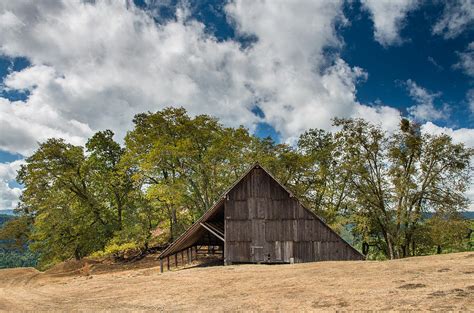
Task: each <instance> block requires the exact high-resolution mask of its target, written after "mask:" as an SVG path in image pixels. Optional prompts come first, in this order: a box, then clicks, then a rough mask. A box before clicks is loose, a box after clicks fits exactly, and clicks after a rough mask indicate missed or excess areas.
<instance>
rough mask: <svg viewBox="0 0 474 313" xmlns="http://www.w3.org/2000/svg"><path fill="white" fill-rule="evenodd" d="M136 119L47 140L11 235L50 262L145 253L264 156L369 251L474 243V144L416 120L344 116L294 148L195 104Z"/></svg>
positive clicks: (27, 175)
mask: <svg viewBox="0 0 474 313" xmlns="http://www.w3.org/2000/svg"><path fill="white" fill-rule="evenodd" d="M133 123H134V128H133V129H132V130H131V131H130V132H128V134H127V136H126V138H125V145H124V146H123V147H122V146H120V145H119V144H118V143H117V142H115V141H114V139H113V135H114V134H113V133H112V132H111V131H110V130H105V131H101V132H98V133H96V134H95V135H93V136H92V137H91V138H90V139H89V140H88V142H87V143H86V145H85V147H81V146H75V145H71V144H67V143H66V142H64V141H63V140H62V139H49V140H47V141H46V142H44V143H42V144H40V146H39V148H38V150H37V151H35V153H34V154H33V155H31V156H30V157H29V158H27V159H26V164H25V165H23V166H22V168H21V170H20V171H19V173H18V181H19V182H20V183H22V184H23V185H24V186H25V190H24V192H23V195H22V197H21V202H20V205H19V208H18V212H19V213H20V218H18V219H15V220H13V221H10V222H8V223H7V225H6V226H5V227H4V228H3V229H2V230H1V231H0V239H2V238H3V239H8V243H9V244H12V245H16V247H24V246H25V245H27V244H28V245H29V246H30V247H31V249H32V251H34V252H35V253H38V254H39V257H40V264H39V266H40V267H43V268H44V267H47V266H50V265H52V264H54V263H56V262H59V261H62V260H66V259H69V258H77V259H79V258H82V257H84V256H87V255H91V254H92V255H95V256H106V255H111V254H116V253H118V251H120V250H124V249H129V250H130V249H139V250H140V251H141V250H143V249H147V248H148V247H149V245H150V244H156V243H158V242H160V243H163V240H165V241H172V240H173V239H174V238H176V237H177V236H178V235H180V234H181V233H182V232H183V231H184V230H185V229H186V228H187V227H188V226H189V225H190V224H192V223H193V222H194V221H195V220H196V219H198V218H199V217H200V216H201V215H202V214H203V213H204V212H205V211H206V210H207V209H209V208H210V207H211V206H212V204H213V203H214V202H215V201H217V200H218V198H219V196H220V195H221V194H222V193H223V191H224V190H225V189H226V188H228V186H230V184H231V183H232V182H233V181H235V180H236V179H237V178H238V177H240V175H241V174H242V173H243V172H244V171H245V170H246V169H247V168H248V167H249V166H250V165H251V164H253V163H254V162H256V161H258V162H260V163H261V164H262V165H264V166H265V167H266V168H268V169H269V170H270V171H271V172H272V173H273V174H275V176H276V177H277V178H278V179H279V180H280V181H281V182H282V183H283V184H285V185H287V186H289V187H290V189H292V190H293V192H294V193H295V194H296V195H297V196H298V197H299V198H300V199H301V200H302V201H303V202H304V204H305V205H306V206H307V207H308V208H310V209H311V210H313V211H314V212H316V213H317V214H319V215H320V216H322V217H323V218H324V219H325V220H326V221H327V222H328V223H329V224H330V225H331V226H332V227H333V228H334V229H335V230H336V231H338V232H339V233H341V234H342V235H343V236H344V237H345V238H348V239H349V240H350V241H351V242H352V243H353V244H354V245H356V246H358V247H360V248H361V250H367V251H365V252H368V253H369V258H372V259H383V258H396V257H404V256H408V255H415V254H425V253H434V252H436V250H439V248H438V247H441V249H442V250H443V251H450V250H453V251H454V250H456V251H458V250H462V249H466V248H467V247H468V244H467V242H468V239H467V238H465V237H463V234H465V232H466V229H467V224H466V221H464V220H463V219H462V218H461V217H460V216H459V212H461V211H462V210H463V209H465V208H466V207H467V205H468V201H467V199H466V197H465V191H466V187H467V186H468V184H469V180H470V178H471V169H472V168H471V166H470V163H469V162H470V158H471V157H472V156H473V150H472V149H468V148H466V147H464V146H463V145H462V144H455V143H453V142H452V140H451V138H450V137H449V136H446V135H440V136H432V135H426V134H425V135H423V134H421V132H420V129H419V126H418V125H416V124H413V123H411V122H409V121H408V120H403V121H402V122H401V125H400V130H399V131H398V132H395V133H393V134H388V133H386V132H384V131H383V130H382V129H381V128H380V127H379V126H376V125H372V124H370V123H368V122H367V121H364V120H361V119H336V120H335V123H334V124H335V126H336V127H338V129H339V130H338V131H337V132H335V133H331V132H326V131H324V130H318V129H310V130H308V131H307V132H305V133H304V134H302V135H301V136H300V138H299V139H298V141H297V142H296V143H295V145H293V146H292V145H288V144H276V143H275V142H273V140H271V139H270V138H264V139H261V138H257V137H255V136H252V135H251V134H249V132H248V130H247V129H245V128H243V127H239V128H229V127H224V126H223V125H222V124H221V123H219V121H218V120H217V119H215V118H213V117H210V116H207V115H197V116H194V117H191V116H189V115H188V114H187V112H186V111H185V110H184V109H183V108H167V109H164V110H162V111H158V112H155V113H151V112H148V113H142V114H138V115H136V116H135V118H134V120H133ZM427 212H434V215H433V216H432V217H427V216H426V213H427ZM157 227H158V229H159V231H158V232H159V233H160V235H159V236H158V237H155V238H154V237H153V236H152V234H153V233H155V234H156V233H157ZM367 248H368V249H367Z"/></svg>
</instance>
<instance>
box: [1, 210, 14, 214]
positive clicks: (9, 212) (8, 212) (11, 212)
mask: <svg viewBox="0 0 474 313" xmlns="http://www.w3.org/2000/svg"><path fill="white" fill-rule="evenodd" d="M0 215H15V212H14V211H13V210H0Z"/></svg>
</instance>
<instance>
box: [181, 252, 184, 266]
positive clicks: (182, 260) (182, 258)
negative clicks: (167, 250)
mask: <svg viewBox="0 0 474 313" xmlns="http://www.w3.org/2000/svg"><path fill="white" fill-rule="evenodd" d="M181 265H182V266H184V251H183V250H181Z"/></svg>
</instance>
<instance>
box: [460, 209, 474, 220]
mask: <svg viewBox="0 0 474 313" xmlns="http://www.w3.org/2000/svg"><path fill="white" fill-rule="evenodd" d="M462 215H463V216H464V217H465V218H467V219H469V220H474V211H467V212H464V213H463V214H462Z"/></svg>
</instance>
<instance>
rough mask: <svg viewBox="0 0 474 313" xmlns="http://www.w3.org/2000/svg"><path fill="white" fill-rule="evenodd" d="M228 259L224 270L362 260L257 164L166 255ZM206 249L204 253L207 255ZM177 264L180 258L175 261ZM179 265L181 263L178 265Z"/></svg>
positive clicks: (165, 251)
mask: <svg viewBox="0 0 474 313" xmlns="http://www.w3.org/2000/svg"><path fill="white" fill-rule="evenodd" d="M209 247H212V249H213V251H214V250H215V251H218V253H222V252H223V254H222V257H223V261H224V264H232V263H293V262H294V263H301V262H312V261H326V260H362V259H364V256H363V255H362V254H361V253H359V252H358V251H357V250H356V249H354V248H353V247H352V246H351V245H349V244H348V243H347V242H346V241H344V240H343V239H342V238H341V237H340V236H339V235H338V234H337V233H336V232H334V231H333V230H332V229H331V228H330V227H329V226H327V225H326V224H325V223H324V222H323V221H322V220H321V219H320V218H319V217H318V216H317V215H315V214H314V213H313V212H311V211H309V210H308V209H306V208H305V207H304V206H303V205H302V204H301V203H300V202H299V201H298V199H296V198H295V197H294V196H293V195H292V193H291V192H290V191H289V190H287V189H286V188H285V187H284V186H283V185H281V184H280V183H279V182H278V181H277V180H276V179H275V178H274V177H273V176H272V175H271V174H269V173H268V172H267V171H266V170H265V169H264V168H263V167H262V166H260V165H259V164H255V165H254V166H252V167H251V168H250V169H249V170H248V171H247V172H246V173H245V174H244V175H243V177H242V178H241V179H239V180H238V181H237V182H236V183H235V184H234V185H233V186H232V187H231V188H229V189H228V190H227V191H226V192H225V193H224V195H223V196H222V197H221V198H220V200H219V201H218V202H217V203H216V204H215V205H214V206H213V207H212V208H211V209H209V210H208V211H207V212H206V213H205V214H204V215H203V216H202V217H201V218H200V219H199V220H198V221H196V222H195V223H194V224H193V225H192V226H191V227H190V228H189V229H188V230H187V231H186V232H185V233H184V234H183V235H181V236H180V237H179V238H178V239H177V240H176V241H175V242H173V243H172V244H171V245H170V246H169V247H168V248H167V249H166V250H164V251H163V252H162V254H161V255H160V260H161V261H163V260H164V259H165V258H166V259H167V261H168V266H169V258H170V256H172V255H173V254H174V255H176V254H177V253H181V254H183V251H186V255H187V256H188V261H191V260H192V258H193V251H194V255H195V257H197V256H198V255H199V251H203V250H204V251H205V250H206V249H207V250H208V252H209V250H210V248H209ZM203 248H204V249H203ZM175 259H176V257H175ZM176 264H177V263H176Z"/></svg>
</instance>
